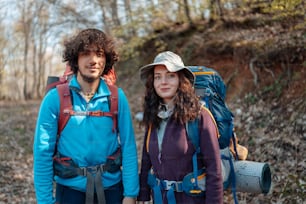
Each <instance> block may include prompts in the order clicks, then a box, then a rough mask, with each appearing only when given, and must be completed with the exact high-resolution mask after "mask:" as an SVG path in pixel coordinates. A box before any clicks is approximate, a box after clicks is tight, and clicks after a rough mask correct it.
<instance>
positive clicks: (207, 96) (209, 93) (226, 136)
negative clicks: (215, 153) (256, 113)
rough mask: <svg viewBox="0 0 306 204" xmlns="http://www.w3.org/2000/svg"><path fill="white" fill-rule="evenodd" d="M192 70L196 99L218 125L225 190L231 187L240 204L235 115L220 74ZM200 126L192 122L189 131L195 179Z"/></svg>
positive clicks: (202, 68)
mask: <svg viewBox="0 0 306 204" xmlns="http://www.w3.org/2000/svg"><path fill="white" fill-rule="evenodd" d="M188 68H189V69H190V70H191V71H192V72H193V73H194V75H195V82H194V89H195V93H196V95H198V96H199V97H200V101H201V102H202V104H203V106H204V107H205V108H207V109H208V110H209V111H210V112H211V114H212V116H213V118H214V120H215V122H216V125H217V129H218V132H219V135H218V142H219V147H220V151H221V161H222V169H223V170H222V176H223V188H224V189H227V188H228V187H229V185H230V184H231V190H232V194H233V198H234V202H235V203H236V204H237V203H238V200H237V197H236V178H235V173H234V164H233V161H234V159H235V158H236V159H238V158H239V156H238V151H237V148H236V135H235V132H234V115H233V114H232V112H231V111H230V110H229V108H228V107H227V105H226V103H225V97H226V86H225V84H224V81H223V79H222V77H221V76H220V75H219V73H218V72H217V71H216V70H214V69H212V68H207V67H205V66H188ZM198 122H199V121H198V119H196V120H194V121H189V122H188V123H187V128H186V129H187V135H188V137H189V139H190V140H191V141H192V143H193V145H194V146H195V149H196V152H195V153H194V156H193V157H194V158H193V175H196V174H197V171H198V170H197V160H196V158H195V157H196V156H197V154H199V152H200V147H199V132H198ZM231 140H232V144H233V149H234V150H233V152H232V153H233V154H234V155H233V156H235V158H234V157H233V156H232V154H231V152H230V149H229V147H230V143H231ZM224 169H226V171H224ZM195 179H196V178H195Z"/></svg>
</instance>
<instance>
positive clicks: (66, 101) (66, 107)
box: [56, 83, 72, 136]
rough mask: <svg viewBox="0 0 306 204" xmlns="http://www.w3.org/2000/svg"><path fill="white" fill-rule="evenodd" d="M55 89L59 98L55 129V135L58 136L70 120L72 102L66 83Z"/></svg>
mask: <svg viewBox="0 0 306 204" xmlns="http://www.w3.org/2000/svg"><path fill="white" fill-rule="evenodd" d="M56 89H57V91H58V94H59V98H60V112H59V119H58V129H57V134H58V136H59V135H60V133H61V132H62V131H63V129H64V127H65V126H66V124H67V122H68V120H69V118H70V111H72V102H71V94H70V89H69V85H68V83H64V84H59V85H57V86H56Z"/></svg>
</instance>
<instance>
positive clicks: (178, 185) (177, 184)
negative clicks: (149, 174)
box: [161, 180, 183, 192]
mask: <svg viewBox="0 0 306 204" xmlns="http://www.w3.org/2000/svg"><path fill="white" fill-rule="evenodd" d="M161 184H162V187H163V189H164V190H167V191H168V190H170V189H171V188H173V190H174V191H176V192H183V188H182V182H181V181H168V180H162V181H161Z"/></svg>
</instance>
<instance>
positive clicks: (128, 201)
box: [122, 197, 136, 204]
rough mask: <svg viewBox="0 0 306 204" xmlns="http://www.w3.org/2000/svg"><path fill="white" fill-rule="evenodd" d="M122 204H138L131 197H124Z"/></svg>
mask: <svg viewBox="0 0 306 204" xmlns="http://www.w3.org/2000/svg"><path fill="white" fill-rule="evenodd" d="M122 204H136V199H135V198H130V197H124V198H123V201H122Z"/></svg>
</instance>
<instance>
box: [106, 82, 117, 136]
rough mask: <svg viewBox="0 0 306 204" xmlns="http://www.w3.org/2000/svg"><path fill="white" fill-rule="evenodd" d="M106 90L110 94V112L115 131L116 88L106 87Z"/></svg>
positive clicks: (112, 86) (113, 86)
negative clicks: (107, 89)
mask: <svg viewBox="0 0 306 204" xmlns="http://www.w3.org/2000/svg"><path fill="white" fill-rule="evenodd" d="M108 88H109V90H110V92H111V95H110V112H111V113H112V118H113V131H116V130H117V128H118V118H117V116H118V87H117V86H116V85H110V84H109V85H108Z"/></svg>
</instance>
